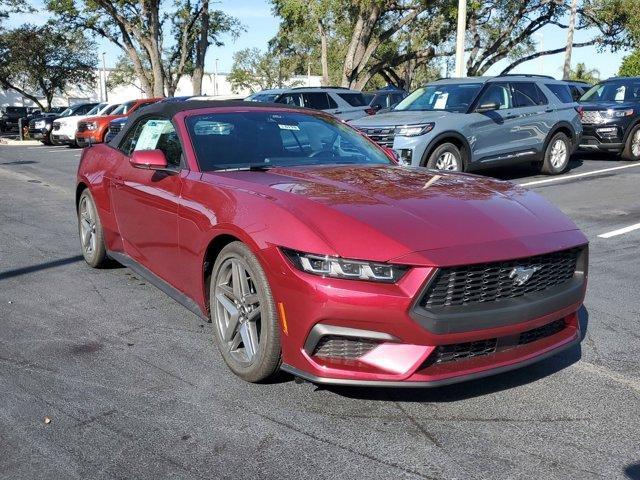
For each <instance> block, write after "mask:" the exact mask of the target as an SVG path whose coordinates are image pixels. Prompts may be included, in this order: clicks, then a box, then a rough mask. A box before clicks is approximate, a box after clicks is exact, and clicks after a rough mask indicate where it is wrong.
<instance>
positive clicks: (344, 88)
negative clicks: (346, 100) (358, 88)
mask: <svg viewBox="0 0 640 480" xmlns="http://www.w3.org/2000/svg"><path fill="white" fill-rule="evenodd" d="M309 88H327V89H329V88H337V89H339V90H351V89H350V88H349V87H334V86H330V85H327V86H325V87H323V86H320V87H293V88H292V89H291V90H306V89H309Z"/></svg>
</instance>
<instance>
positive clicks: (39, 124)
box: [33, 120, 45, 130]
mask: <svg viewBox="0 0 640 480" xmlns="http://www.w3.org/2000/svg"><path fill="white" fill-rule="evenodd" d="M44 123H45V122H44V120H38V121H37V122H36V123H34V124H33V127H34V128H37V129H38V130H40V129H43V128H44Z"/></svg>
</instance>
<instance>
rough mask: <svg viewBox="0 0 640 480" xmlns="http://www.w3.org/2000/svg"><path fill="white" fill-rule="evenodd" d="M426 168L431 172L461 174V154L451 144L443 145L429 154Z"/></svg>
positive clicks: (462, 166)
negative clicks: (441, 171) (439, 171)
mask: <svg viewBox="0 0 640 480" xmlns="http://www.w3.org/2000/svg"><path fill="white" fill-rule="evenodd" d="M426 167H427V168H431V169H432V170H444V171H449V172H463V171H464V161H463V160H462V153H461V152H460V149H459V148H458V147H457V146H455V145H454V144H453V143H449V142H446V143H443V144H441V145H438V146H437V147H436V148H435V149H434V150H433V152H431V155H429V159H428V160H427V164H426Z"/></svg>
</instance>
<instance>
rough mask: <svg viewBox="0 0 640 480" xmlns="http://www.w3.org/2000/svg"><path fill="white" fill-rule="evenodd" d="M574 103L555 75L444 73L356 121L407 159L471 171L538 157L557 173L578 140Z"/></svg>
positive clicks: (579, 130)
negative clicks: (467, 75)
mask: <svg viewBox="0 0 640 480" xmlns="http://www.w3.org/2000/svg"><path fill="white" fill-rule="evenodd" d="M567 99H569V100H568V101H567ZM577 107H578V105H577V104H576V103H574V102H573V99H572V98H571V94H570V92H569V90H568V86H567V84H566V83H564V82H561V81H557V80H554V79H552V78H550V77H542V76H537V75H505V76H500V77H475V78H474V77H471V78H458V79H442V80H438V81H435V82H433V83H430V84H428V85H426V86H424V87H422V88H419V89H417V90H416V91H414V92H413V93H412V94H411V95H409V96H408V97H407V98H405V99H404V100H403V101H402V102H400V103H399V104H398V105H397V106H396V107H395V108H394V109H393V110H392V111H391V112H389V113H383V114H379V115H375V116H371V117H365V118H361V119H358V120H355V121H353V122H351V124H352V125H353V126H355V127H356V128H358V129H359V130H361V131H362V132H363V133H364V134H366V135H367V136H369V137H370V138H371V139H372V140H374V141H375V142H377V143H379V144H380V145H382V146H384V147H388V148H392V149H393V150H394V151H395V152H396V154H397V155H398V157H399V159H400V161H401V162H403V163H405V164H408V165H414V166H425V167H428V168H433V169H440V170H455V171H472V170H478V169H481V168H489V167H496V166H500V165H505V164H514V163H520V162H536V163H537V164H538V165H540V169H541V171H542V172H544V173H548V174H558V173H561V172H563V171H564V170H565V169H566V167H567V164H568V163H569V156H570V155H571V153H572V152H573V151H574V150H575V148H576V146H577V145H578V144H579V143H580V142H579V140H580V137H581V135H582V124H581V122H580V116H579V114H578V111H577V109H576V108H577Z"/></svg>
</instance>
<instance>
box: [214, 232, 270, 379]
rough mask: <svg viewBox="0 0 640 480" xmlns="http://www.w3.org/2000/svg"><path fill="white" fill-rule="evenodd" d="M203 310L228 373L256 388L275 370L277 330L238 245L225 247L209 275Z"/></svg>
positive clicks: (255, 269)
mask: <svg viewBox="0 0 640 480" xmlns="http://www.w3.org/2000/svg"><path fill="white" fill-rule="evenodd" d="M209 305H210V310H211V320H212V322H213V327H214V337H215V341H216V344H217V345H218V349H219V350H220V354H221V355H222V358H223V359H224V361H225V363H226V364H227V366H228V367H229V369H230V370H231V371H232V372H233V373H235V374H236V375H237V376H239V377H240V378H242V379H243V380H245V381H247V382H262V381H264V380H267V379H269V378H270V377H273V376H274V375H275V374H276V373H277V372H278V371H279V369H280V364H281V347H280V324H279V321H278V315H277V313H276V308H275V302H274V300H273V296H272V294H271V288H270V287H269V282H268V281H267V277H266V275H265V273H264V270H263V269H262V266H261V265H260V262H259V261H258V259H257V258H256V257H255V255H253V253H252V252H251V250H249V248H248V247H247V246H246V245H245V244H244V243H242V242H232V243H230V244H228V245H227V246H225V247H224V248H223V249H222V251H221V252H220V254H219V255H218V258H216V261H215V264H214V265H213V270H212V272H211V282H210V287H209Z"/></svg>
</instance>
